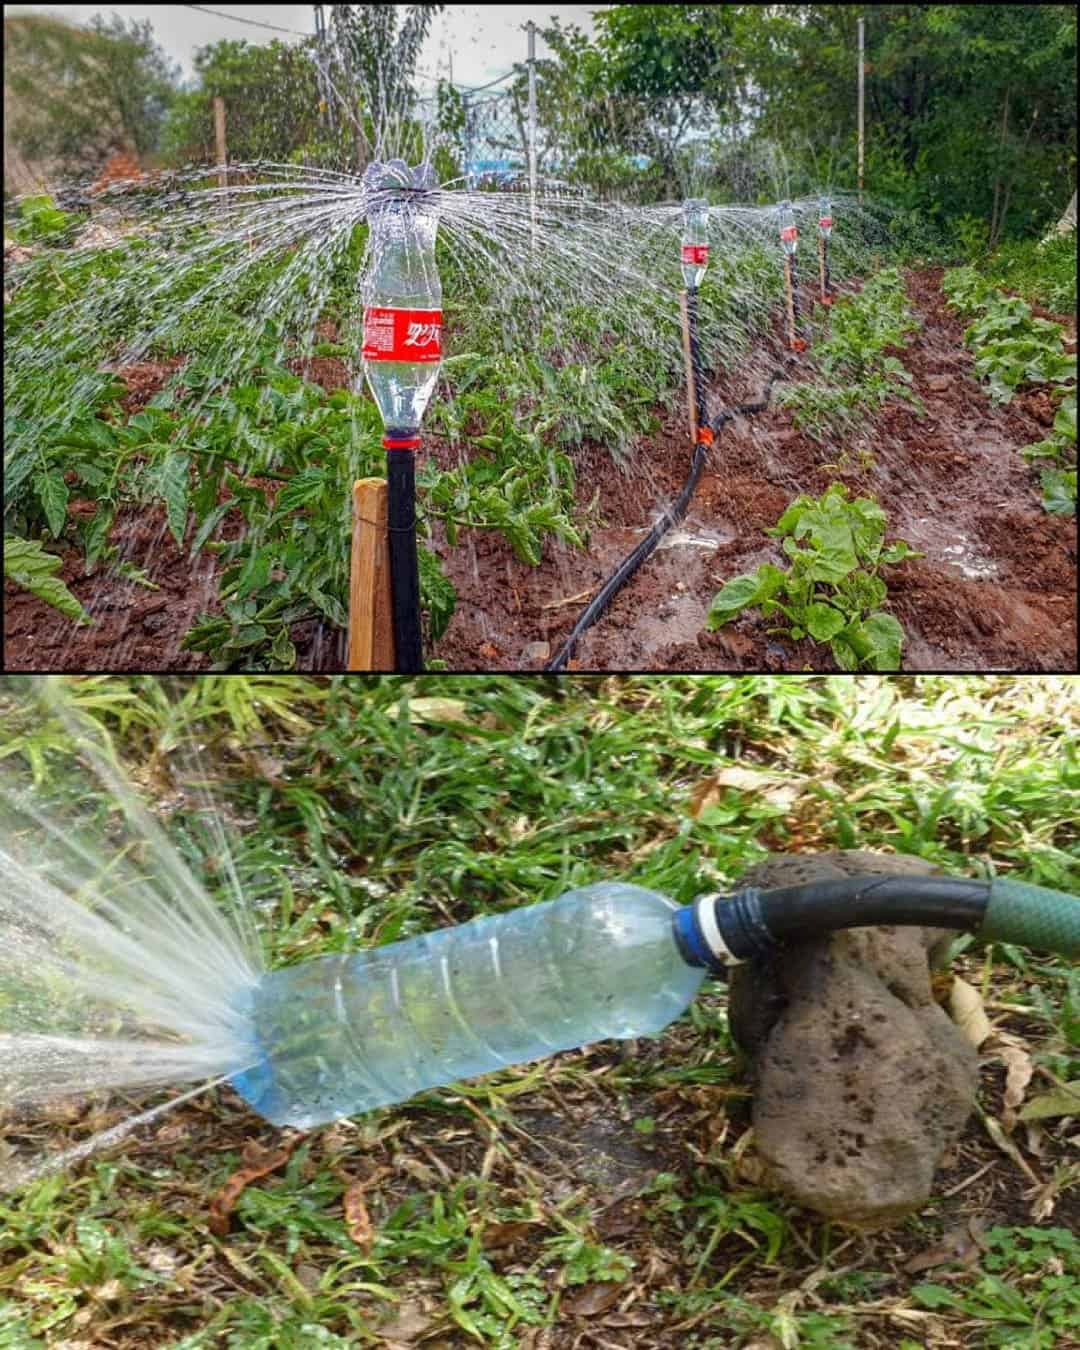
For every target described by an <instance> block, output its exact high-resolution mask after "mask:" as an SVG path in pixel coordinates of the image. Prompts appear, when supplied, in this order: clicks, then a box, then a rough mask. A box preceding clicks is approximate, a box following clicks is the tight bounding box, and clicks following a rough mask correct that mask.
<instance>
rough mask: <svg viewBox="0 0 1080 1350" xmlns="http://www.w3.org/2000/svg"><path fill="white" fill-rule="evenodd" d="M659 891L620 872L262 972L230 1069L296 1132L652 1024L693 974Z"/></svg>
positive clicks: (658, 1023) (683, 995) (254, 1100)
mask: <svg viewBox="0 0 1080 1350" xmlns="http://www.w3.org/2000/svg"><path fill="white" fill-rule="evenodd" d="M674 910H675V906H674V905H673V904H672V902H671V901H670V900H667V899H665V898H664V897H663V896H660V895H657V894H655V893H654V892H652V891H647V890H643V889H642V888H641V887H638V886H629V885H625V884H623V883H604V884H601V885H597V886H588V887H585V888H583V889H581V890H577V891H570V892H568V893H567V894H566V895H564V896H561V897H560V898H559V899H558V900H552V901H548V902H547V903H544V904H539V905H531V906H528V907H526V908H524V909H518V910H512V911H510V912H508V913H506V914H497V915H489V916H485V917H484V918H479V919H474V920H473V921H472V922H470V923H466V924H462V925H460V926H458V927H454V928H444V929H439V930H438V931H436V932H433V933H425V934H424V935H422V936H420V937H415V938H410V939H409V940H407V941H405V942H395V943H392V944H390V945H388V946H385V947H376V948H373V949H371V950H368V951H363V952H355V953H352V954H351V955H346V956H334V957H323V958H320V959H318V960H314V961H309V962H305V963H303V964H301V965H297V966H293V967H290V968H288V969H285V970H279V971H274V972H272V973H271V974H269V975H267V976H266V977H265V978H264V979H263V981H262V983H261V984H260V986H259V988H258V990H257V991H256V993H255V995H254V998H253V1003H252V1009H251V1013H252V1020H253V1026H254V1031H255V1035H256V1037H257V1040H258V1051H259V1052H260V1053H261V1054H262V1059H261V1062H259V1063H258V1064H256V1065H255V1066H254V1067H253V1068H251V1069H249V1070H248V1071H247V1072H246V1073H243V1074H240V1075H238V1076H237V1077H236V1078H235V1079H234V1083H235V1086H236V1087H237V1089H238V1090H239V1091H240V1092H241V1094H242V1095H243V1096H244V1097H245V1098H246V1099H247V1100H248V1101H249V1102H250V1103H251V1105H252V1106H253V1107H254V1108H255V1109H256V1110H257V1111H259V1112H260V1113H261V1114H262V1115H264V1116H266V1117H267V1118H268V1119H269V1120H272V1121H274V1122H275V1123H276V1124H279V1125H294V1126H299V1127H301V1128H306V1127H309V1126H312V1125H317V1124H320V1123H322V1122H323V1121H327V1120H332V1119H335V1118H337V1117H339V1116H345V1115H355V1114H357V1113H359V1112H362V1111H370V1110H372V1109H373V1108H375V1107H378V1106H387V1105H390V1104H391V1103H394V1102H400V1101H405V1100H406V1099H407V1098H409V1097H411V1096H413V1095H414V1094H415V1093H417V1092H422V1091H424V1090H425V1089H427V1088H431V1087H436V1086H439V1085H442V1084H446V1083H451V1082H454V1081H456V1080H457V1079H461V1078H471V1077H473V1076H475V1075H477V1074H482V1073H490V1072H491V1071H492V1070H494V1069H500V1068H504V1067H506V1066H507V1065H510V1064H521V1063H524V1062H526V1061H528V1060H532V1059H537V1058H540V1057H542V1056H544V1055H549V1054H553V1053H555V1052H556V1051H559V1050H570V1049H574V1048H576V1047H578V1046H581V1045H587V1044H589V1043H590V1042H592V1041H598V1040H605V1039H607V1038H609V1037H615V1038H626V1037H631V1036H638V1035H645V1034H648V1033H650V1032H655V1031H659V1030H660V1029H661V1028H663V1027H665V1026H667V1024H668V1023H669V1022H671V1021H673V1020H674V1019H675V1018H676V1017H678V1016H679V1015H680V1013H682V1012H683V1011H684V1010H685V1009H686V1007H687V1006H688V1004H689V1003H690V1001H691V1000H692V998H693V997H694V994H695V993H696V992H697V989H698V987H699V985H700V984H701V981H702V980H703V978H704V976H705V972H704V971H703V970H702V969H700V968H697V967H692V966H688V965H687V964H686V963H685V962H684V961H683V959H682V957H681V956H680V955H679V951H678V948H677V947H676V945H675V942H674V938H673V936H672V923H671V919H672V914H673V912H674Z"/></svg>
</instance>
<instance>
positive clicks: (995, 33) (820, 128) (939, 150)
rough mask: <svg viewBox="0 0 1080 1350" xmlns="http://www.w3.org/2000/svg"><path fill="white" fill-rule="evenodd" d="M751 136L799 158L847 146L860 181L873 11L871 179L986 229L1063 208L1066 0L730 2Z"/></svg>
mask: <svg viewBox="0 0 1080 1350" xmlns="http://www.w3.org/2000/svg"><path fill="white" fill-rule="evenodd" d="M732 8H734V9H735V10H736V11H737V13H736V16H735V23H736V31H737V44H736V45H737V47H738V50H739V51H740V52H741V53H742V55H743V59H744V61H745V64H746V73H747V81H746V86H745V87H746V90H747V94H746V97H747V110H748V113H749V115H750V118H751V119H752V123H753V127H754V135H755V136H756V137H757V138H767V139H768V140H770V141H772V142H775V143H777V144H779V145H781V146H784V147H785V148H787V149H789V150H790V151H791V152H792V155H793V157H794V158H795V159H796V161H797V160H798V159H799V158H802V159H803V160H805V159H806V157H807V156H809V157H811V158H812V157H813V156H815V155H816V154H818V153H820V152H821V151H823V150H825V149H827V148H834V147H837V146H842V147H844V151H843V154H842V156H841V157H840V158H839V159H838V160H837V161H836V164H837V169H838V171H839V173H840V174H841V175H842V176H841V178H840V181H841V182H843V181H844V179H845V178H846V181H847V183H849V184H850V183H851V182H852V181H853V178H854V172H853V170H854V146H855V118H856V109H855V98H854V85H855V74H856V66H857V59H858V58H857V38H856V34H857V21H858V18H859V16H860V15H864V16H865V20H866V59H867V64H868V71H867V77H866V99H867V174H866V181H867V188H868V189H869V190H870V191H871V192H875V193H884V195H887V196H889V195H891V196H892V197H893V198H894V199H896V200H897V201H898V202H899V203H901V204H903V205H906V206H908V207H910V208H912V209H913V210H917V211H919V212H921V213H923V214H927V215H933V216H936V217H938V218H939V219H941V220H950V219H952V220H959V219H961V218H963V217H964V216H968V217H971V218H972V219H973V220H975V221H979V220H981V221H982V222H983V223H984V227H983V228H984V233H985V235H986V237H987V238H988V239H990V240H994V239H997V238H999V237H1000V236H1001V235H1002V234H1003V233H1004V232H1005V231H1006V229H1007V228H1011V229H1012V230H1013V231H1014V232H1022V231H1024V230H1026V229H1029V228H1030V227H1031V226H1032V225H1033V224H1037V223H1039V222H1041V221H1044V220H1047V219H1049V218H1050V216H1051V214H1052V213H1053V212H1054V211H1055V210H1060V199H1061V196H1062V191H1061V188H1062V172H1061V171H1062V168H1063V167H1065V168H1067V170H1068V176H1070V177H1071V176H1072V175H1073V173H1074V171H1075V152H1076V111H1075V110H1076V10H1075V8H1074V7H1073V6H1069V5H1044V4H1032V5H870V6H860V5H741V6H736V7H732Z"/></svg>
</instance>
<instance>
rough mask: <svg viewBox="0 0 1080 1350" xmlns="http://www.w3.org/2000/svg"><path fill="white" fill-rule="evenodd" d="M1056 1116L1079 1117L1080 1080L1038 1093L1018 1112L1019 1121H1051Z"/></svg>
mask: <svg viewBox="0 0 1080 1350" xmlns="http://www.w3.org/2000/svg"><path fill="white" fill-rule="evenodd" d="M1057 1116H1080V1080H1077V1081H1075V1082H1072V1083H1060V1084H1059V1085H1058V1086H1057V1087H1056V1088H1051V1089H1050V1091H1049V1092H1040V1093H1039V1095H1038V1096H1037V1097H1032V1099H1031V1101H1029V1102H1028V1104H1027V1105H1026V1106H1025V1107H1024V1109H1023V1110H1022V1111H1021V1112H1020V1119H1021V1120H1053V1119H1054V1118H1055V1117H1057Z"/></svg>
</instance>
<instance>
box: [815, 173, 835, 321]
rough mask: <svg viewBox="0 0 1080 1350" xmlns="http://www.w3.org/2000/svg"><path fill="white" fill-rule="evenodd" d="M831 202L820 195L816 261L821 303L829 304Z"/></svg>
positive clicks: (830, 279) (830, 297)
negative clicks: (818, 268) (817, 262)
mask: <svg viewBox="0 0 1080 1350" xmlns="http://www.w3.org/2000/svg"><path fill="white" fill-rule="evenodd" d="M832 224H833V221H832V202H831V201H830V200H829V198H828V197H822V198H821V200H820V201H819V202H818V261H819V263H820V265H821V266H820V270H821V303H822V304H823V305H831V304H832V302H833V298H832V287H831V283H832V278H831V277H830V275H829V238H830V236H831V235H832Z"/></svg>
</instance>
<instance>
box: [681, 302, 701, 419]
mask: <svg viewBox="0 0 1080 1350" xmlns="http://www.w3.org/2000/svg"><path fill="white" fill-rule="evenodd" d="M679 310H680V312H681V313H682V347H683V357H684V359H685V361H686V405H687V407H688V409H689V411H690V440H691V443H692V444H694V445H697V390H696V388H695V385H694V358H693V357H692V356H691V354H690V311H689V310H688V309H687V305H686V292H685V291H680V292H679Z"/></svg>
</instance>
